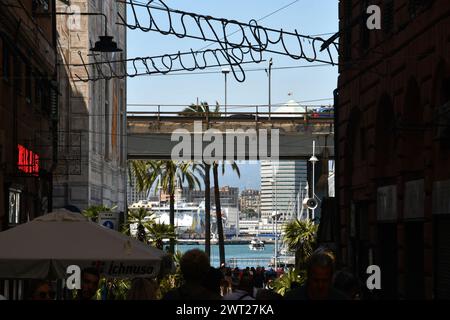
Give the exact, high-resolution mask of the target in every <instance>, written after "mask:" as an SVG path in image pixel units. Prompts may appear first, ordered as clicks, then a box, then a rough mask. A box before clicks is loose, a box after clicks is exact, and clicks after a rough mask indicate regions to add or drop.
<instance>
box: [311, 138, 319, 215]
mask: <svg viewBox="0 0 450 320" xmlns="http://www.w3.org/2000/svg"><path fill="white" fill-rule="evenodd" d="M317 161H319V160H318V159H317V157H316V141H313V155H312V157H311V158H310V159H309V162H311V163H312V183H311V184H312V196H311V198H312V199H315V198H316V194H315V189H314V185H315V179H316V177H315V169H316V162H317ZM315 210H316V209H312V210H311V211H312V219H311V220H312V221H313V223H314V213H315Z"/></svg>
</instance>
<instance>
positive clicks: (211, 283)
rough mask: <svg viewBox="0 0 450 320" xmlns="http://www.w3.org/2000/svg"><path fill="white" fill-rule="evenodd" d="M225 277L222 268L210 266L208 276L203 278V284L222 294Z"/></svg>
mask: <svg viewBox="0 0 450 320" xmlns="http://www.w3.org/2000/svg"><path fill="white" fill-rule="evenodd" d="M223 278H224V277H223V274H222V272H221V271H220V270H218V269H216V268H214V267H211V266H210V267H209V270H208V272H207V273H206V276H205V277H204V278H203V281H202V286H203V287H205V288H206V289H208V290H210V291H211V292H214V293H216V294H218V295H221V291H222V290H221V284H222V280H223Z"/></svg>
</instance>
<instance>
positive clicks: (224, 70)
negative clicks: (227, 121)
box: [222, 68, 230, 116]
mask: <svg viewBox="0 0 450 320" xmlns="http://www.w3.org/2000/svg"><path fill="white" fill-rule="evenodd" d="M222 73H223V74H224V75H225V116H227V107H228V101H227V75H228V74H229V73H230V69H228V68H223V69H222Z"/></svg>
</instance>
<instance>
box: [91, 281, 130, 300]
mask: <svg viewBox="0 0 450 320" xmlns="http://www.w3.org/2000/svg"><path fill="white" fill-rule="evenodd" d="M98 287H99V288H98V290H97V292H96V294H95V300H126V298H127V294H128V290H130V287H131V280H129V279H117V278H111V279H109V278H105V277H101V279H100V281H99V284H98Z"/></svg>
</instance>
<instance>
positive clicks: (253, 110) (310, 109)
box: [127, 104, 334, 121]
mask: <svg viewBox="0 0 450 320" xmlns="http://www.w3.org/2000/svg"><path fill="white" fill-rule="evenodd" d="M128 106H129V107H130V106H134V107H144V106H145V108H146V110H144V111H142V110H136V111H134V110H133V111H127V116H128V117H153V118H157V119H161V118H166V117H183V118H190V119H192V118H195V119H206V120H208V119H211V120H214V119H220V120H221V121H223V120H225V118H226V120H255V121H258V120H260V119H261V120H262V119H265V120H266V119H269V120H270V119H271V118H272V117H274V118H277V117H278V118H304V119H305V120H306V119H321V118H322V119H333V117H334V112H333V111H328V112H319V111H318V108H320V106H298V107H295V108H297V110H298V108H301V109H303V110H304V111H302V112H298V111H292V112H291V111H284V110H283V111H277V110H276V109H275V110H269V108H268V107H267V106H248V105H238V106H229V107H227V110H226V111H225V110H221V111H220V112H218V113H216V112H212V111H210V112H207V113H200V112H193V111H189V112H184V111H177V110H174V109H177V108H181V107H182V106H181V105H138V104H131V105H128ZM272 108H275V106H274V107H272Z"/></svg>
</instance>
